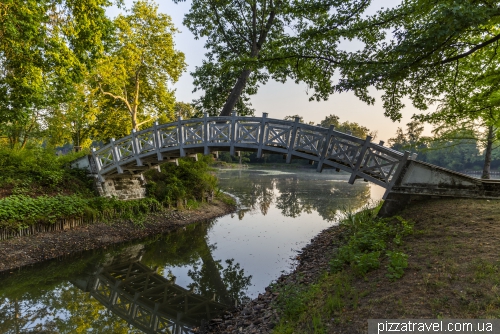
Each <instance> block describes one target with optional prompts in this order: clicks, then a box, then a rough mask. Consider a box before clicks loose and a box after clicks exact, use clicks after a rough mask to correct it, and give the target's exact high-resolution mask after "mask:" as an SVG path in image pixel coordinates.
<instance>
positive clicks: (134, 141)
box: [130, 129, 143, 166]
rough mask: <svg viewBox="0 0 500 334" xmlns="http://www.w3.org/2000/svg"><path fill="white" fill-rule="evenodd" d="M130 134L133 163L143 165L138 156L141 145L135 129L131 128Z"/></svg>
mask: <svg viewBox="0 0 500 334" xmlns="http://www.w3.org/2000/svg"><path fill="white" fill-rule="evenodd" d="M130 136H131V137H132V139H131V140H132V150H133V151H134V158H135V163H136V165H137V166H143V164H142V160H141V158H139V154H141V146H140V145H139V140H138V139H137V134H136V131H135V129H132V133H131V134H130Z"/></svg>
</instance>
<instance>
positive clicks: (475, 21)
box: [282, 0, 500, 120]
mask: <svg viewBox="0 0 500 334" xmlns="http://www.w3.org/2000/svg"><path fill="white" fill-rule="evenodd" d="M499 18H500V7H499V6H498V1H497V0H479V1H472V0H445V1H433V0H432V1H431V0H407V1H403V2H402V3H401V4H400V5H399V6H397V7H395V8H393V9H385V10H384V9H381V10H380V11H379V12H378V13H377V14H376V15H373V16H369V17H367V18H358V19H355V20H352V21H351V22H350V24H349V25H347V26H346V27H345V29H343V31H342V34H343V36H344V37H345V38H347V39H350V40H353V39H357V40H359V41H361V42H363V43H364V44H365V46H364V48H362V49H361V50H357V51H354V52H347V51H341V52H340V51H331V49H333V50H336V49H335V47H336V46H337V43H338V42H337V39H336V37H335V36H334V39H332V38H331V37H330V36H329V35H328V34H326V33H325V31H329V29H328V27H326V26H325V25H324V24H322V22H321V19H317V20H315V21H314V23H315V24H314V25H311V28H310V29H309V30H307V29H306V30H304V31H303V32H302V34H301V36H299V37H300V38H297V39H295V41H296V43H295V46H294V47H290V50H285V51H286V53H284V54H283V55H282V56H283V57H284V56H287V53H288V54H289V57H294V58H295V59H296V62H297V63H300V64H303V65H302V67H301V68H300V67H298V68H296V71H295V77H296V79H297V80H304V81H306V82H307V83H308V85H309V86H310V87H311V88H313V89H314V90H315V93H314V95H313V97H315V98H317V99H321V98H328V96H329V95H330V94H332V93H334V92H343V91H354V93H355V94H356V95H357V96H358V97H359V98H360V99H361V100H363V101H365V102H367V103H369V104H372V103H374V98H373V97H371V96H370V95H369V93H368V90H367V88H368V87H370V86H374V87H375V88H376V89H377V90H380V91H383V92H384V94H383V96H382V100H383V103H384V108H385V114H386V116H388V117H390V118H391V119H393V120H400V119H401V117H402V115H401V109H402V108H403V107H404V103H403V98H405V97H409V98H410V100H411V101H412V103H413V105H414V106H415V107H416V108H418V109H421V110H426V109H427V108H428V106H429V105H430V104H432V103H433V102H434V101H435V99H436V98H439V97H440V96H441V94H443V93H446V92H447V91H449V90H448V89H449V86H448V80H449V79H450V78H452V77H454V78H455V79H454V80H455V81H456V82H463V81H464V80H465V78H466V79H470V75H471V74H473V73H472V72H466V71H467V69H466V68H462V67H460V66H459V65H460V64H462V63H463V62H468V61H469V58H471V57H473V56H474V55H475V54H477V53H478V52H480V51H484V50H490V51H492V52H493V51H494V50H496V49H497V47H498V41H499V40H500V31H499V30H498V22H499ZM340 30H342V29H340ZM307 36H310V38H306V37H307ZM294 54H295V55H294ZM484 62H493V63H495V64H497V65H498V57H493V58H487V59H484ZM290 66H292V65H290ZM457 68H458V71H457ZM497 68H498V66H497ZM290 70H292V69H291V67H290ZM335 73H339V74H340V80H339V81H338V82H337V83H334V82H332V81H331V79H332V77H333V75H334V74H335ZM452 74H455V75H452ZM464 74H467V75H466V76H465V78H464V76H463V75H464ZM477 75H481V74H480V73H477ZM321 77H324V78H325V80H323V81H322V80H321ZM491 79H492V80H498V79H499V76H498V74H497V73H495V74H494V75H493V76H492V77H491ZM452 82H453V81H452Z"/></svg>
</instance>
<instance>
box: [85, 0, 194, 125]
mask: <svg viewBox="0 0 500 334" xmlns="http://www.w3.org/2000/svg"><path fill="white" fill-rule="evenodd" d="M114 24H115V26H116V31H115V34H116V41H115V43H114V44H113V46H112V49H111V51H110V52H109V53H108V54H106V56H105V57H103V58H102V59H101V60H100V61H99V63H98V66H97V69H96V73H95V80H96V84H97V85H98V86H99V88H100V91H101V93H102V94H103V95H104V96H106V97H109V98H111V99H113V100H116V101H117V102H118V104H117V106H119V108H120V110H126V112H127V113H128V115H129V116H130V119H131V124H132V129H135V130H138V129H139V126H140V125H141V124H144V123H147V122H150V123H152V121H153V120H155V119H159V120H160V121H162V122H167V121H172V120H174V115H173V111H174V104H175V98H174V91H173V90H169V89H168V87H167V83H168V82H172V83H174V82H176V81H177V80H178V79H179V77H180V75H181V73H182V71H184V69H185V67H186V64H185V63H184V54H183V53H182V52H180V51H177V50H175V49H174V41H173V34H174V33H175V32H177V30H176V29H175V27H174V25H173V24H172V20H171V18H170V17H169V16H168V15H165V14H160V13H158V11H157V6H156V5H154V4H152V3H150V2H148V1H146V0H140V1H137V2H134V4H133V6H132V9H131V13H130V15H127V16H123V15H119V16H118V17H117V18H116V19H115V20H114ZM139 118H140V119H141V120H140V119H139Z"/></svg>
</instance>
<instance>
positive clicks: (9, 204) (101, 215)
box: [0, 195, 161, 230]
mask: <svg viewBox="0 0 500 334" xmlns="http://www.w3.org/2000/svg"><path fill="white" fill-rule="evenodd" d="M158 210H161V204H160V203H159V202H158V201H157V200H155V199H154V198H144V199H139V200H133V201H120V200H118V199H115V198H105V197H95V198H82V197H79V196H77V195H71V196H61V195H58V196H53V197H49V196H39V197H36V198H31V197H28V196H23V195H20V196H9V197H7V198H3V199H0V228H8V229H14V230H19V229H24V228H27V227H29V226H30V225H33V224H37V223H46V224H51V223H55V222H56V221H57V220H59V219H68V218H86V219H89V220H96V219H101V220H112V219H117V218H119V219H130V220H132V221H139V222H140V219H141V218H142V217H143V216H144V215H146V214H147V213H149V212H152V211H158Z"/></svg>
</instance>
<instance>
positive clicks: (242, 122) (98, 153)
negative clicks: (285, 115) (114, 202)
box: [72, 113, 500, 200]
mask: <svg viewBox="0 0 500 334" xmlns="http://www.w3.org/2000/svg"><path fill="white" fill-rule="evenodd" d="M383 144H384V143H383V142H379V143H374V142H372V138H371V137H370V136H368V137H366V138H358V137H355V136H353V135H351V134H349V133H343V132H339V131H336V130H335V128H334V127H333V126H330V128H324V127H322V126H314V125H309V124H303V123H300V122H299V118H296V119H295V120H294V121H287V120H279V119H272V118H269V117H268V114H267V113H264V114H263V116H262V117H247V116H237V115H236V114H235V113H233V114H232V116H222V117H208V116H207V115H206V114H205V115H204V117H202V118H193V119H187V120H183V119H182V118H179V120H178V121H177V122H173V123H168V124H157V123H156V124H155V125H154V126H152V127H150V128H148V129H144V130H141V131H133V132H132V133H131V134H130V135H128V136H126V137H123V138H121V139H119V140H114V139H112V140H111V142H110V143H109V144H107V145H105V146H104V147H102V148H100V149H98V150H93V151H92V155H89V156H88V158H86V157H85V158H82V159H79V160H77V161H75V162H73V164H72V166H73V167H77V168H87V169H88V170H89V172H90V173H91V174H93V175H94V176H95V178H96V180H97V181H98V182H97V183H100V184H101V185H104V188H106V187H108V190H104V191H102V189H103V188H102V187H101V186H98V190H99V189H101V190H99V191H100V192H101V194H102V195H106V196H114V195H115V193H113V192H112V191H111V192H110V191H109V188H110V187H114V185H112V182H111V181H110V182H108V180H118V179H122V180H123V179H125V178H127V177H128V178H129V179H130V178H133V177H135V178H137V176H141V175H142V173H143V172H144V171H145V170H147V169H151V168H157V167H158V165H160V164H162V163H165V162H176V161H177V159H178V158H179V157H186V156H192V157H196V154H197V153H203V154H210V153H215V152H218V151H229V152H230V153H231V154H232V155H235V154H236V152H238V151H253V152H257V157H261V156H262V154H265V153H273V154H283V155H284V156H285V157H286V162H287V163H289V162H290V161H291V159H292V158H300V159H307V160H309V161H310V162H311V163H315V164H317V171H318V172H321V171H322V170H323V168H325V167H329V168H334V169H336V170H337V171H340V170H342V171H345V172H348V173H350V174H351V176H350V179H349V183H351V184H352V183H354V181H355V180H356V179H364V180H365V181H370V182H373V183H375V184H377V185H379V186H381V187H384V188H385V189H386V193H385V196H384V198H387V196H388V195H389V193H393V194H400V195H412V196H415V195H417V196H421V195H432V196H453V197H479V198H497V197H499V196H500V187H499V186H500V184H499V183H498V181H491V180H480V179H477V178H474V177H470V176H467V175H464V174H460V173H457V172H454V171H451V170H447V169H444V168H441V167H438V166H434V165H431V164H427V163H424V162H420V161H416V160H415V157H416V155H413V156H411V155H410V153H409V152H404V153H403V152H399V151H395V150H393V149H391V148H389V147H385V146H384V145H383ZM106 183H108V184H107V185H106ZM99 187H101V188H99ZM123 188H126V186H123V185H121V186H120V189H123ZM141 194H142V193H141ZM141 194H139V195H136V197H140V196H142V195H141ZM117 196H118V197H119V198H124V199H128V198H134V197H133V196H132V197H130V196H128V197H127V196H121V195H117ZM389 200H390V199H389Z"/></svg>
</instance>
